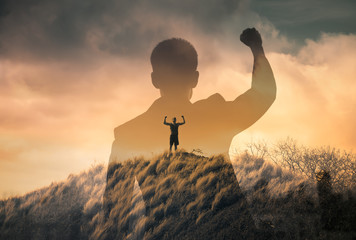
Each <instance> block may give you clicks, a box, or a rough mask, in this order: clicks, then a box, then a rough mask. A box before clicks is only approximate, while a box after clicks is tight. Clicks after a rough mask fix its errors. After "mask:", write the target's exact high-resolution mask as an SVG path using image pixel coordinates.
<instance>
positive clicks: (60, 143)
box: [0, 17, 356, 197]
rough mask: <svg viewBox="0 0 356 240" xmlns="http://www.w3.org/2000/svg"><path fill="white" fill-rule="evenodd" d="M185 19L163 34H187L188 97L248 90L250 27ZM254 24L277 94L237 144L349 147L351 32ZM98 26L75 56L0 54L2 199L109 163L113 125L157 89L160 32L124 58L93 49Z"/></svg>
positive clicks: (353, 144)
mask: <svg viewBox="0 0 356 240" xmlns="http://www.w3.org/2000/svg"><path fill="white" fill-rule="evenodd" d="M150 21H156V20H155V18H154V17H152V18H151V20H150ZM186 21H187V20H181V22H178V23H176V24H174V25H172V26H175V27H172V29H170V30H169V31H168V32H167V33H166V35H167V37H172V36H179V37H183V38H185V39H187V40H189V41H190V42H192V44H193V45H194V46H195V47H196V49H197V52H198V55H199V66H198V70H199V72H200V78H199V83H198V86H197V88H196V89H194V92H193V98H192V102H194V101H197V100H199V99H202V98H207V97H209V96H210V95H212V94H214V93H216V92H219V93H220V94H222V95H223V96H224V98H225V99H226V100H232V99H234V98H236V97H237V96H238V95H240V94H242V93H243V92H244V91H246V90H247V89H248V88H249V86H250V83H251V71H252V55H251V53H250V52H249V50H248V49H247V48H246V47H245V46H244V45H243V44H242V43H240V42H239V41H238V35H239V33H240V32H241V30H242V29H243V28H245V27H248V26H245V24H242V23H240V25H238V26H237V27H236V28H237V30H236V32H229V29H231V25H229V24H228V23H227V24H226V25H224V26H225V27H226V29H223V30H222V31H223V35H224V37H219V36H218V35H217V34H216V33H211V34H210V33H209V34H207V33H204V32H202V31H200V32H199V31H197V29H196V26H194V25H193V26H191V25H189V24H188V25H187V23H186ZM157 22H159V21H158V20H157ZM254 26H256V27H257V28H258V30H259V31H260V32H261V34H262V37H263V40H264V46H265V51H266V55H267V57H268V59H269V61H270V63H271V65H272V69H273V70H274V74H275V78H276V81H277V88H278V90H277V91H278V93H277V99H276V102H275V103H274V104H273V105H272V107H271V109H270V110H269V111H268V112H267V113H266V114H265V115H264V116H263V117H262V118H261V119H260V120H259V121H258V122H257V123H256V124H255V125H253V126H252V127H251V128H249V129H248V130H247V131H245V132H244V133H242V134H240V135H239V136H237V137H235V141H234V144H236V148H240V147H241V146H243V145H244V144H245V142H249V141H251V140H256V139H260V138H263V139H265V140H267V141H269V142H273V141H276V140H279V139H281V138H286V137H288V136H290V137H293V138H295V139H297V140H298V141H299V142H300V143H302V144H305V145H309V146H320V145H331V146H334V147H337V148H343V149H346V150H350V149H355V148H356V136H355V134H354V133H355V132H356V99H355V90H356V82H355V76H356V62H355V59H356V35H354V34H347V35H346V34H322V35H321V36H320V37H319V38H318V39H317V40H306V41H305V43H304V44H303V45H302V47H300V48H295V46H294V45H295V43H294V42H293V40H291V39H288V38H287V37H286V36H284V35H282V34H280V33H279V31H278V30H277V29H276V28H275V27H274V26H273V25H272V24H269V23H261V22H260V21H258V22H255V24H254ZM99 33H100V31H92V32H91V34H87V36H86V39H87V42H86V43H87V44H88V45H89V46H91V45H90V44H93V45H92V47H91V48H90V51H89V52H88V53H86V52H85V51H84V54H83V53H81V55H80V54H79V53H77V54H78V56H80V57H77V55H73V57H70V58H68V57H64V58H57V57H53V58H51V57H48V56H47V57H34V56H33V55H31V54H29V53H27V52H26V51H24V52H16V51H15V50H14V51H13V54H12V55H11V56H5V57H4V56H3V57H1V58H0V197H6V196H10V195H15V194H22V193H25V192H27V191H30V190H34V189H36V188H38V187H41V186H45V185H48V184H50V183H51V182H52V181H59V180H61V179H64V178H66V177H67V176H68V174H70V173H76V172H79V171H81V170H84V169H87V168H88V167H90V166H91V165H92V164H93V163H107V160H108V157H109V154H110V148H111V143H112V141H113V129H114V127H116V126H118V125H119V124H122V123H124V122H125V121H127V120H130V119H132V118H133V117H135V116H137V115H138V114H140V113H142V112H143V111H145V110H146V109H147V108H148V107H149V106H150V105H151V103H152V102H153V101H154V100H155V99H156V98H158V97H159V92H158V91H157V90H156V89H155V88H154V87H153V86H152V84H151V82H150V73H151V67H150V65H149V54H150V51H151V50H152V48H153V47H154V45H155V44H156V43H157V40H158V41H159V40H162V38H161V36H158V37H157V39H154V41H152V42H150V44H149V46H148V47H147V49H144V50H142V52H140V53H139V55H138V57H137V56H134V57H125V55H122V54H121V55H120V54H118V55H110V54H107V53H106V52H103V51H101V49H99V48H97V45H96V44H95V43H96V42H97V41H101V38H102V37H103V36H101V35H100V34H99ZM166 35H164V36H166ZM286 49H287V50H288V49H297V50H296V51H294V52H293V51H286ZM181 131H184V127H183V128H182V129H181ZM181 144H182V147H184V143H181Z"/></svg>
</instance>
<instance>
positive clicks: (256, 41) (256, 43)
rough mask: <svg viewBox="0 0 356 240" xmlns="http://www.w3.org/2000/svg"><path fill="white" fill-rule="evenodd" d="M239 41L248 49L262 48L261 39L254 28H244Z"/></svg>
mask: <svg viewBox="0 0 356 240" xmlns="http://www.w3.org/2000/svg"><path fill="white" fill-rule="evenodd" d="M240 41H241V42H243V43H244V44H246V45H247V46H249V47H260V46H262V38H261V35H260V33H259V32H258V31H257V30H256V29H255V28H246V29H245V30H244V31H243V32H242V33H241V35H240Z"/></svg>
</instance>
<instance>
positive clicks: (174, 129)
mask: <svg viewBox="0 0 356 240" xmlns="http://www.w3.org/2000/svg"><path fill="white" fill-rule="evenodd" d="M182 118H183V122H181V123H177V118H175V117H174V118H173V119H172V121H173V123H167V116H165V117H164V121H163V124H164V125H168V126H169V127H170V129H171V136H170V137H169V151H172V145H173V144H174V150H177V145H179V139H178V127H179V126H180V125H183V124H185V119H184V116H182Z"/></svg>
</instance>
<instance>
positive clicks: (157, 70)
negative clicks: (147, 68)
mask: <svg viewBox="0 0 356 240" xmlns="http://www.w3.org/2000/svg"><path fill="white" fill-rule="evenodd" d="M151 64H152V69H153V72H152V74H151V77H152V83H153V85H154V86H155V87H156V88H157V89H159V90H160V92H161V96H162V97H165V98H171V99H175V100H183V99H188V100H189V99H190V98H191V97H192V89H193V88H194V87H195V86H196V85H197V83H198V77H199V72H198V71H197V66H198V54H197V52H196V50H195V49H194V47H193V46H192V44H190V43H189V42H188V41H186V40H184V39H181V38H171V39H167V40H164V41H162V42H160V43H159V44H158V45H157V46H156V47H155V48H154V49H153V51H152V54H151Z"/></svg>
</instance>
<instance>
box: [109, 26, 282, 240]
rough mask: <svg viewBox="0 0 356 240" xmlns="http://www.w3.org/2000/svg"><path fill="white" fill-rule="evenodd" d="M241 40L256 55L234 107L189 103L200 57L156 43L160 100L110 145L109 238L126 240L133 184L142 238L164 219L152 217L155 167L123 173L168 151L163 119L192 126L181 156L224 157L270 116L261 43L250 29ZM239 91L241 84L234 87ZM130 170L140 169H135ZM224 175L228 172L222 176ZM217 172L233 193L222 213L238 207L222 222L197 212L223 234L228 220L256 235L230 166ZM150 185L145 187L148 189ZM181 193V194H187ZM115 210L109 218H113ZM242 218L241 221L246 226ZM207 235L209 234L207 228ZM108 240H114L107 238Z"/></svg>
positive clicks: (215, 98) (173, 44) (270, 83)
mask: <svg viewBox="0 0 356 240" xmlns="http://www.w3.org/2000/svg"><path fill="white" fill-rule="evenodd" d="M240 40H241V42H243V43H244V44H245V45H247V46H248V47H249V48H250V49H251V52H252V54H253V58H254V61H253V72H252V83H251V88H250V89H248V90H247V91H246V92H245V93H243V94H242V95H240V96H238V97H236V98H235V99H234V100H233V101H226V100H225V99H224V98H223V97H222V96H221V95H220V94H219V93H215V94H213V95H211V96H210V97H208V98H207V99H203V100H199V101H197V102H194V103H192V102H190V99H191V97H192V94H193V88H195V87H196V86H197V84H198V78H199V72H198V71H197V66H198V54H197V52H196V50H195V48H194V47H193V45H192V44H191V43H189V42H188V41H186V40H184V39H181V38H171V39H167V40H164V41H162V42H160V43H159V44H158V45H157V46H156V47H155V48H154V49H153V51H152V54H151V64H152V69H153V71H152V73H151V80H152V84H153V86H154V87H155V88H156V89H158V90H159V91H160V95H161V97H160V98H158V99H157V100H155V101H154V102H153V104H152V105H151V106H150V107H149V109H148V110H147V111H146V112H144V113H142V114H141V115H139V116H137V117H136V118H134V119H132V120H130V121H128V122H126V123H123V124H121V125H120V126H118V127H117V128H115V130H114V135H115V140H114V142H113V144H112V150H111V155H110V161H109V165H108V171H107V186H106V189H105V193H104V204H103V205H104V206H103V207H104V210H105V216H106V218H107V219H108V221H107V226H110V227H113V229H112V231H108V233H111V234H114V235H115V236H119V237H117V238H118V239H124V238H125V237H126V236H127V234H128V231H129V222H130V221H129V220H128V219H129V218H128V217H127V213H128V212H129V211H130V208H131V203H132V196H133V189H134V183H135V179H136V180H137V183H138V184H139V186H140V188H141V191H142V197H143V200H144V203H145V205H146V210H147V216H149V217H150V218H149V219H150V220H149V221H148V223H147V224H145V225H143V226H144V232H143V233H142V234H144V233H145V232H147V233H153V232H154V230H155V228H156V226H157V224H159V222H158V221H156V220H154V219H155V218H154V217H155V216H158V215H157V214H158V213H161V212H166V211H163V210H162V211H161V210H160V211H157V212H155V210H153V209H154V207H156V206H151V204H152V201H151V200H152V199H151V198H152V196H153V193H156V194H159V191H160V190H159V189H157V190H155V191H156V192H155V191H153V190H152V189H156V188H155V187H159V186H161V184H160V183H159V182H157V181H158V180H157V179H159V174H160V173H161V172H163V173H164V171H161V172H160V171H158V170H157V171H156V168H157V166H156V165H154V166H152V168H150V169H149V170H147V171H139V169H143V167H144V166H146V165H144V163H142V164H143V165H142V166H141V165H133V166H141V168H139V167H133V169H132V171H131V170H130V171H121V169H122V166H123V164H125V163H126V162H127V161H126V160H128V159H134V158H135V157H138V156H143V157H146V158H147V157H148V158H151V157H153V156H155V155H157V154H159V153H162V152H163V151H164V150H165V149H166V146H167V145H166V144H167V142H166V140H165V139H166V130H165V129H164V127H163V126H162V122H161V121H162V120H161V119H162V118H163V117H164V116H166V115H170V116H177V115H184V116H186V117H187V118H188V119H189V124H188V125H187V126H186V127H185V129H184V130H185V131H184V132H182V133H181V135H180V138H181V140H182V141H184V146H185V149H186V151H188V152H191V151H192V150H193V149H201V151H202V152H203V153H204V155H213V154H214V155H218V154H226V153H228V150H229V146H230V144H231V141H232V139H233V137H234V136H235V135H237V134H239V133H240V132H242V131H243V130H245V129H247V128H248V127H250V126H251V125H253V124H254V123H255V122H256V121H257V120H258V119H260V118H261V117H262V116H263V115H264V114H265V112H266V111H267V110H268V109H269V108H270V106H271V105H272V103H273V102H274V100H275V98H276V82H275V79H274V76H273V72H272V69H271V66H270V64H269V62H268V60H267V58H266V56H265V53H264V50H263V47H262V39H261V36H260V34H259V32H258V31H257V30H256V29H255V28H248V29H246V30H244V31H243V32H242V34H241V35H240ZM236 84H238V82H237V81H236ZM133 94H134V93H133ZM137 97H138V98H139V97H140V96H137ZM183 120H184V119H183ZM174 128H175V127H173V130H174ZM171 129H172V126H171ZM173 130H172V133H173ZM176 130H177V135H176V136H177V137H171V141H170V145H171V147H172V144H175V147H176V145H178V126H176ZM172 140H173V141H172ZM133 164H140V163H139V162H137V161H136V162H134V163H133ZM197 164H200V163H197ZM225 167H227V168H228V169H227V170H226V169H225V170H224V169H223V168H225ZM174 169H176V168H174ZM214 169H216V171H218V172H216V173H214V175H215V178H216V180H217V181H218V183H219V185H220V186H221V189H227V188H228V189H233V190H231V191H230V192H228V191H226V192H225V193H222V196H220V198H221V199H225V198H224V197H225V196H223V195H224V194H225V195H229V196H226V197H228V198H231V196H234V197H233V199H235V201H234V202H233V201H231V202H229V201H227V202H224V203H223V204H222V208H226V207H228V205H229V204H235V206H238V207H237V209H236V210H235V211H233V214H232V215H229V216H225V215H224V216H220V215H219V211H218V209H215V210H214V211H213V212H211V211H212V209H213V208H212V206H211V205H209V204H210V203H209V204H205V205H204V204H203V205H201V206H202V207H203V208H204V209H205V210H204V211H207V212H209V213H211V214H212V218H211V219H214V216H215V219H220V220H221V221H216V222H217V223H218V222H219V224H220V225H221V226H222V225H229V224H232V221H230V220H231V219H232V218H238V219H240V220H241V221H240V220H239V222H240V223H241V226H245V227H244V230H241V232H246V233H248V234H253V233H254V231H255V227H254V224H253V222H252V218H251V216H250V214H248V211H247V210H246V207H245V206H246V204H245V203H246V200H245V199H244V197H243V194H242V192H241V190H240V188H239V185H238V182H237V179H236V176H235V173H234V170H233V167H232V164H231V162H228V163H227V164H225V165H224V164H223V163H221V164H220V165H218V166H214ZM220 169H221V171H220ZM219 171H220V172H219ZM207 174H208V173H207ZM185 175H186V174H183V175H182V176H185ZM215 178H214V179H215ZM147 179H148V180H149V181H148V180H147ZM147 181H148V183H147V185H145V182H147ZM166 182H167V181H166ZM167 183H168V182H167ZM192 184H194V183H192ZM170 186H171V185H170ZM172 187H174V186H172ZM224 187H226V188H224ZM136 189H137V188H136ZM180 190H181V191H182V194H183V193H184V189H180ZM207 192H209V189H208V190H207ZM195 195H196V196H195ZM195 195H193V196H195V198H194V199H195V200H197V201H198V200H199V199H200V198H199V193H196V194H195ZM185 197H186V198H185V199H187V201H188V200H189V199H190V200H191V198H192V196H185ZM214 198H215V196H212V198H211V199H214ZM211 199H210V200H211ZM195 200H194V201H195ZM207 200H209V199H207ZM112 209H114V210H113V211H112ZM162 209H166V208H162ZM167 211H168V210H167ZM202 211H203V210H202ZM116 216H118V217H116ZM194 216H195V215H192V216H191V217H194ZM197 216H199V214H198V215H197ZM242 216H245V218H244V219H243V217H242ZM209 218H210V217H209ZM118 219H119V221H120V222H119V223H118V222H117V221H118ZM235 220H236V219H235ZM196 221H197V220H194V219H193V220H192V222H190V223H192V224H193V225H194V224H195V222H196ZM115 226H119V229H115ZM171 227H172V228H174V227H175V224H172V225H171ZM204 229H206V231H208V230H209V227H207V228H204ZM211 229H213V228H211ZM211 229H210V230H211ZM216 230H218V229H216ZM167 231H168V230H167ZM211 231H212V232H206V233H210V234H213V233H215V232H214V231H215V230H211ZM196 234H197V235H195V236H194V235H193V237H192V238H197V236H198V235H199V233H198V232H197V233H196ZM107 239H114V238H112V237H110V236H109V235H108V237H107ZM210 239H218V237H216V236H215V237H214V236H213V235H211V236H210ZM251 239H253V238H251Z"/></svg>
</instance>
